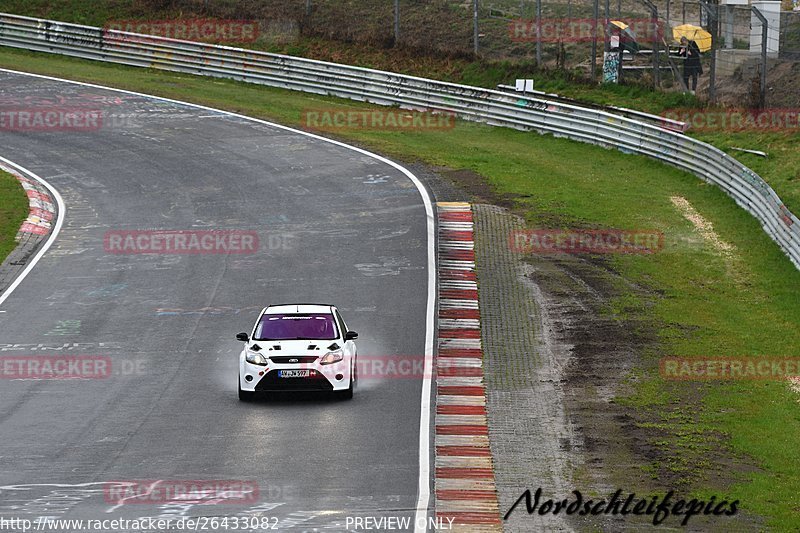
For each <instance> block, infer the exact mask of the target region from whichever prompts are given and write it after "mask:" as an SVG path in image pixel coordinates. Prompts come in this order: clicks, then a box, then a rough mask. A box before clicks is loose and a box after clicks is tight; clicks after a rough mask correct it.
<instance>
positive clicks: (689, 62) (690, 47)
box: [679, 37, 703, 93]
mask: <svg viewBox="0 0 800 533" xmlns="http://www.w3.org/2000/svg"><path fill="white" fill-rule="evenodd" d="M679 55H681V56H683V57H684V60H683V83H685V84H686V88H689V78H690V77H691V78H692V87H691V90H692V93H694V91H695V90H696V89H697V76H698V75H701V76H702V74H703V65H701V64H700V47H699V46H697V43H696V42H694V41H690V40H688V39H687V38H686V37H681V49H680V52H679Z"/></svg>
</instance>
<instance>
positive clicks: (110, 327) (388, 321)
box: [0, 72, 435, 530]
mask: <svg viewBox="0 0 800 533" xmlns="http://www.w3.org/2000/svg"><path fill="white" fill-rule="evenodd" d="M0 87H2V90H3V94H4V96H6V97H9V98H12V99H19V101H20V102H22V103H24V102H26V101H29V102H30V101H38V102H55V103H56V104H53V105H58V106H61V107H63V108H74V107H81V106H83V107H86V106H90V107H93V108H97V107H98V106H100V107H101V108H102V109H103V110H104V111H105V112H106V113H109V115H108V116H110V114H113V115H114V116H115V117H117V118H115V119H114V120H113V121H110V122H107V123H106V124H105V125H104V126H103V127H101V128H99V129H97V130H91V129H90V130H85V131H30V130H28V131H23V130H17V131H12V130H4V131H2V132H0V146H2V149H1V151H2V154H3V155H5V156H7V157H9V158H11V159H13V160H14V161H15V162H16V163H17V164H19V165H21V166H23V167H25V168H27V169H29V170H30V171H31V172H34V173H36V174H37V175H39V176H41V177H42V178H44V179H45V180H47V182H49V183H50V184H51V185H52V186H53V187H54V188H55V189H56V190H58V191H59V192H60V194H61V196H62V197H63V199H64V202H65V205H66V212H65V218H64V225H63V227H62V229H61V233H60V236H59V238H58V240H57V241H56V242H55V244H54V245H53V246H52V247H51V249H50V250H49V251H48V253H47V254H45V255H44V256H43V257H42V259H41V260H40V261H39V263H38V264H37V266H36V268H35V269H33V270H32V271H31V272H30V274H29V275H28V276H27V278H26V279H25V280H24V281H23V282H22V283H20V284H19V286H18V287H16V289H15V290H14V292H12V293H11V294H10V295H9V296H8V298H7V299H6V301H5V302H4V303H3V305H2V307H1V308H0V311H2V312H1V313H0V358H2V361H3V362H7V361H13V362H15V363H14V364H17V363H18V362H19V361H21V360H36V361H39V362H41V361H43V360H44V358H46V357H48V356H93V357H97V358H101V360H107V361H109V362H110V368H109V371H108V372H107V373H101V375H96V376H94V377H90V376H87V375H84V376H83V377H84V379H60V380H41V379H24V377H25V376H20V375H16V376H14V375H13V373H11V374H10V373H8V372H6V373H5V374H4V377H5V378H10V377H16V378H18V379H3V380H2V386H1V387H0V402H2V405H3V406H4V408H3V410H2V413H1V414H0V433H1V434H2V435H3V439H2V442H1V443H0V465H2V468H0V516H3V517H23V518H29V519H32V518H33V517H37V516H42V515H44V516H50V517H58V518H83V519H104V518H134V517H143V516H161V517H172V518H179V517H181V516H233V515H239V516H244V515H248V516H263V517H275V518H276V520H277V527H278V528H279V529H280V530H292V529H297V530H314V528H317V530H323V529H330V530H343V529H344V528H345V521H346V518H347V517H348V516H350V517H356V516H373V517H379V516H407V517H410V518H411V519H412V521H413V518H414V513H415V511H416V509H417V507H418V502H419V503H421V504H422V506H423V507H426V504H427V497H428V496H427V487H428V483H429V479H428V477H429V467H428V464H427V462H428V458H427V446H428V438H429V435H428V423H429V419H428V418H427V417H428V408H429V402H430V398H429V390H430V389H429V387H430V382H429V381H425V380H423V379H422V378H423V377H422V376H417V377H415V378H403V379H400V378H397V376H392V375H385V376H377V375H376V376H372V377H371V379H369V380H364V381H363V382H362V384H361V387H360V390H358V391H357V394H356V398H355V399H354V400H353V401H352V402H337V401H331V400H330V399H327V398H320V397H314V396H301V397H295V396H293V397H288V398H278V399H277V400H273V401H270V402H258V403H255V404H240V403H239V402H238V401H237V398H236V376H237V372H236V368H237V359H236V358H237V354H238V350H239V349H240V344H239V343H237V342H236V341H235V340H233V335H234V334H235V333H236V332H238V331H245V330H248V329H249V328H250V327H251V325H252V321H253V320H254V317H255V314H256V313H257V311H258V309H260V308H261V307H263V306H264V305H267V304H270V303H281V302H290V301H329V302H331V303H335V304H337V305H338V306H339V307H340V309H341V310H342V312H343V314H344V315H345V318H346V319H347V320H348V322H349V325H350V326H351V327H352V328H353V329H355V330H357V331H359V333H360V334H361V338H360V341H359V353H360V354H362V355H371V356H382V355H390V356H398V355H399V356H416V357H420V356H423V355H424V356H426V359H427V361H428V364H430V356H431V351H432V348H431V346H432V340H433V337H432V335H433V333H432V316H433V306H434V303H435V301H434V296H433V284H434V281H435V274H434V272H433V269H432V266H433V263H432V261H433V259H432V257H433V256H432V251H433V220H432V208H431V204H430V200H429V199H428V198H427V195H426V193H425V192H424V190H423V189H422V187H421V186H420V185H419V183H418V182H416V183H415V182H414V181H412V180H410V179H409V177H412V178H413V176H411V175H410V173H408V171H405V170H404V169H402V168H401V167H399V166H398V165H395V164H393V163H391V162H389V161H387V160H385V159H382V158H379V157H377V156H374V155H372V154H369V153H368V152H365V151H363V150H359V149H354V148H351V147H347V146H345V145H342V144H339V143H334V142H330V141H327V140H324V139H321V138H317V137H314V136H309V135H305V134H301V133H300V132H297V131H294V130H291V129H289V128H284V127H281V126H277V125H272V124H268V123H265V122H261V121H254V120H249V119H246V118H245V117H239V116H236V115H231V114H229V113H223V112H219V111H215V110H210V109H206V108H200V107H197V106H189V105H184V104H181V103H177V102H171V101H166V100H163V99H156V98H150V97H146V96H143V95H136V94H132V93H126V92H119V91H113V90H110V89H104V88H99V87H94V86H88V85H81V84H73V83H68V82H64V81H60V80H54V79H49V78H44V77H38V76H28V75H22V74H19V73H11V72H2V73H0ZM26 99H27V100H26ZM414 180H415V178H414ZM420 193H422V198H421V197H420ZM152 229H159V230H199V231H209V230H213V231H220V230H244V231H256V232H257V233H258V236H259V243H260V246H259V248H258V250H257V251H256V252H255V253H251V254H244V255H241V254H224V253H213V254H209V253H206V254H194V255H173V254H127V253H125V254H119V253H109V252H108V251H107V249H106V247H105V246H104V237H105V236H106V234H107V233H108V232H109V231H112V232H113V231H118V230H152ZM20 377H22V379H19V378H20ZM420 398H422V402H420ZM421 428H422V429H423V431H422V432H421V431H420V429H421ZM421 452H422V453H421ZM126 480H137V481H141V480H153V481H156V480H162V482H163V483H167V484H168V483H169V482H170V481H171V480H244V481H251V482H255V483H257V485H258V490H259V494H258V497H257V498H255V499H253V501H248V502H236V503H231V502H228V503H227V504H217V505H209V504H208V502H206V503H205V504H203V503H198V502H191V501H189V502H186V503H180V502H178V503H176V502H174V501H173V502H160V503H159V502H156V503H151V504H146V505H141V504H123V505H117V504H115V503H114V502H113V501H110V500H113V498H109V494H108V486H107V485H105V484H106V483H107V482H109V481H126ZM420 489H421V490H420ZM420 515H421V516H422V515H424V512H420ZM412 523H413V522H412Z"/></svg>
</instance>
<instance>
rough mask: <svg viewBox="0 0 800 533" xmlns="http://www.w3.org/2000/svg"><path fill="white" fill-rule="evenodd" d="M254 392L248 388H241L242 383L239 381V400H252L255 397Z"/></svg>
mask: <svg viewBox="0 0 800 533" xmlns="http://www.w3.org/2000/svg"><path fill="white" fill-rule="evenodd" d="M255 395H256V393H255V392H253V391H249V390H242V383H241V382H239V401H240V402H252V401H253V398H254V397H255Z"/></svg>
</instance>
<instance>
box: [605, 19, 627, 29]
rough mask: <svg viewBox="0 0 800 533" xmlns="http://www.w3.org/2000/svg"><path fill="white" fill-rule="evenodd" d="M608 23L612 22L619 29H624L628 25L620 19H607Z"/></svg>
mask: <svg viewBox="0 0 800 533" xmlns="http://www.w3.org/2000/svg"><path fill="white" fill-rule="evenodd" d="M609 23H610V24H613V25H614V26H616V27H617V28H619V29H621V30H624V29H626V28H627V27H628V25H627V24H625V23H624V22H622V21H621V20H611V21H609Z"/></svg>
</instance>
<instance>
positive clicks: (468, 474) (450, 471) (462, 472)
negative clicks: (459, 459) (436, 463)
mask: <svg viewBox="0 0 800 533" xmlns="http://www.w3.org/2000/svg"><path fill="white" fill-rule="evenodd" d="M436 477H440V478H444V479H486V478H492V477H494V472H492V469H491V468H437V469H436Z"/></svg>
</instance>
